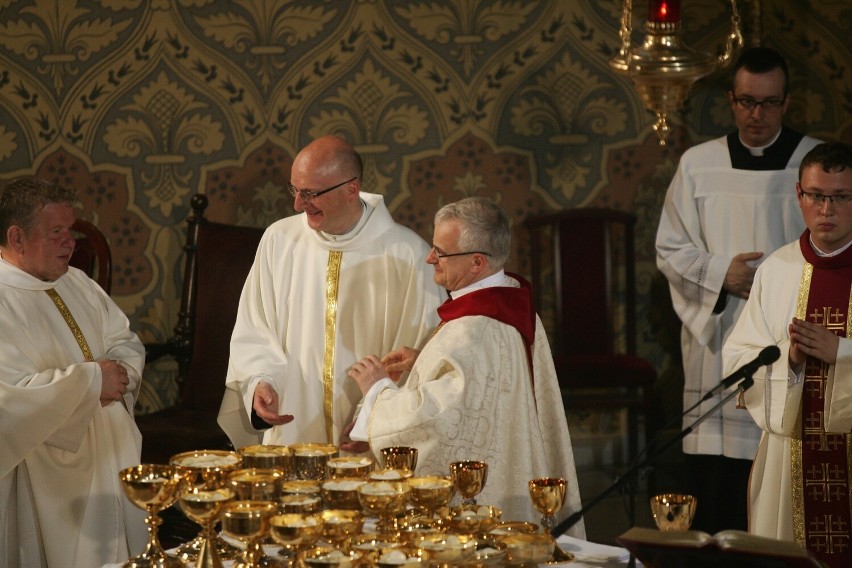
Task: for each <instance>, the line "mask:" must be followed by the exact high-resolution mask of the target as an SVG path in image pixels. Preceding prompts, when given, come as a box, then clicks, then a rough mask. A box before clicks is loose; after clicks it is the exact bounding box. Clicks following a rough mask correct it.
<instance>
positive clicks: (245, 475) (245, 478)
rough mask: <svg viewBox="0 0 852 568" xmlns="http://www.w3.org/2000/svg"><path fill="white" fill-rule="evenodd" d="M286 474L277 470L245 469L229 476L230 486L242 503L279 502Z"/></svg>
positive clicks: (233, 472)
mask: <svg viewBox="0 0 852 568" xmlns="http://www.w3.org/2000/svg"><path fill="white" fill-rule="evenodd" d="M283 480H284V474H283V473H282V472H281V471H279V470H277V469H256V468H243V469H238V470H235V471H232V472H230V473H229V474H228V486H229V487H230V488H231V489H233V490H234V492H236V494H237V499H239V500H240V501H276V502H277V501H278V497H280V496H281V483H282V481H283Z"/></svg>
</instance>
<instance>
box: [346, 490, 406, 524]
mask: <svg viewBox="0 0 852 568" xmlns="http://www.w3.org/2000/svg"><path fill="white" fill-rule="evenodd" d="M410 493H411V487H410V486H409V485H408V482H406V481H368V482H367V483H364V484H363V485H361V486H360V487H358V499H359V500H360V502H361V508H362V509H363V510H364V511H366V512H367V513H369V514H371V515H373V516H376V517H378V519H379V520H378V522H377V523H376V529H377V530H378V531H379V532H383V533H396V532H398V530H399V527H398V525H397V516H398V515H401V514H402V513H404V512H405V505H406V504H407V503H408V496H409V494H410Z"/></svg>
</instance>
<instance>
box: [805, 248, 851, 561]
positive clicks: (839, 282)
mask: <svg viewBox="0 0 852 568" xmlns="http://www.w3.org/2000/svg"><path fill="white" fill-rule="evenodd" d="M809 238H810V231H805V233H804V234H803V235H802V237H801V238H800V240H799V245H800V247H801V250H802V254H803V255H804V257H805V260H806V261H807V262H808V263H810V264H811V265H813V271H812V274H811V278H810V285H809V286H808V285H807V279H806V275H807V271H808V267H807V265H806V269H805V273H804V274H803V279H802V284H803V285H802V286H801V288H800V290H799V294H800V298H801V295H802V294H804V293H806V294H807V309H806V312H805V314H804V316H805V317H804V318H803V319H807V321H809V322H813V323H818V324H820V325H822V326H825V327H827V328H828V329H830V330H831V331H833V332H834V333H836V334H837V335H838V336H840V337H847V336H849V335H850V333H849V330H850V327H852V320H850V318H849V310H850V302H852V298H850V290H851V289H852V247H851V248H849V249H847V250H846V251H844V252H843V253H841V254H839V255H837V256H834V257H819V256H817V255H816V254H815V253H814V251H813V249H812V248H811V245H810V242H809ZM800 301H801V300H800ZM797 315H798V316H799V317H801V315H802V314H797ZM828 367H829V366H828V365H827V364H826V363H823V362H821V361H818V360H816V359H812V358H810V357H809V358H808V359H807V361H806V362H805V373H804V389H803V392H802V407H801V424H800V429H799V430H798V434H795V433H794V437H798V438H799V439H798V440H794V445H793V452H792V459H793V462H794V463H793V476H792V479H793V483H794V488H793V511H794V512H793V526H794V530H795V532H796V535H797V540H799V544H801V545H803V546H805V547H806V548H807V549H808V550H809V551H811V552H812V553H814V554H815V555H816V556H817V557H818V558H819V559H820V560H821V561H822V562H825V563H826V564H827V565H829V566H833V567H840V566H845V567H849V566H852V532H850V531H852V527H851V526H850V524H852V508H851V507H850V503H852V499H850V484H849V477H850V470H849V466H850V463H849V455H848V450H849V447H850V446H849V443H850V436H848V435H847V434H835V433H827V432H826V431H825V424H824V416H823V414H824V408H825V387H826V381H827V379H828ZM850 378H852V377H837V378H836V379H835V380H847V379H850ZM799 452H800V453H799ZM797 460H800V461H799V462H798V463H796V462H797ZM799 466H800V467H799Z"/></svg>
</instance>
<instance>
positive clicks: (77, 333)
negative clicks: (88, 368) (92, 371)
mask: <svg viewBox="0 0 852 568" xmlns="http://www.w3.org/2000/svg"><path fill="white" fill-rule="evenodd" d="M45 292H47V295H48V296H50V299H51V300H53V303H54V304H56V309H58V310H59V313H60V314H62V318H63V319H64V320H65V323H67V324H68V327H70V328H71V333H73V334H74V339H76V340H77V345H79V346H80V350H82V351H83V357H84V358H85V359H86V361H94V360H95V358H94V357H92V350H91V349H89V344H88V343H86V338H85V337H83V332H82V331H81V330H80V326H78V325H77V321H76V320H75V319H74V316H73V315H72V314H71V310H69V309H68V306H66V305H65V302H64V301H63V300H62V298H61V297H60V296H59V293H58V292H57V291H56V290H54V289H53V288H51V289H50V290H45Z"/></svg>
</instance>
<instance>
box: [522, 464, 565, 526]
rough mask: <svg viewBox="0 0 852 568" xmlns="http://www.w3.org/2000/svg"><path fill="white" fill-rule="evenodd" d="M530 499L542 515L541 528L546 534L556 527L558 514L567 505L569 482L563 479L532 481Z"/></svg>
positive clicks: (543, 478)
mask: <svg viewBox="0 0 852 568" xmlns="http://www.w3.org/2000/svg"><path fill="white" fill-rule="evenodd" d="M529 486H530V497H531V498H532V502H533V506H534V507H535V510H536V511H538V512H539V513H541V514H542V515H543V516H542V517H541V528H542V530H544V531H545V532H550V529H552V528H553V527H555V526H556V513H557V511H559V510H560V509H562V507H563V505H565V494H566V491H567V489H568V482H567V481H566V480H565V479H563V478H561V477H539V478H538V479H531V480H530V483H529Z"/></svg>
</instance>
